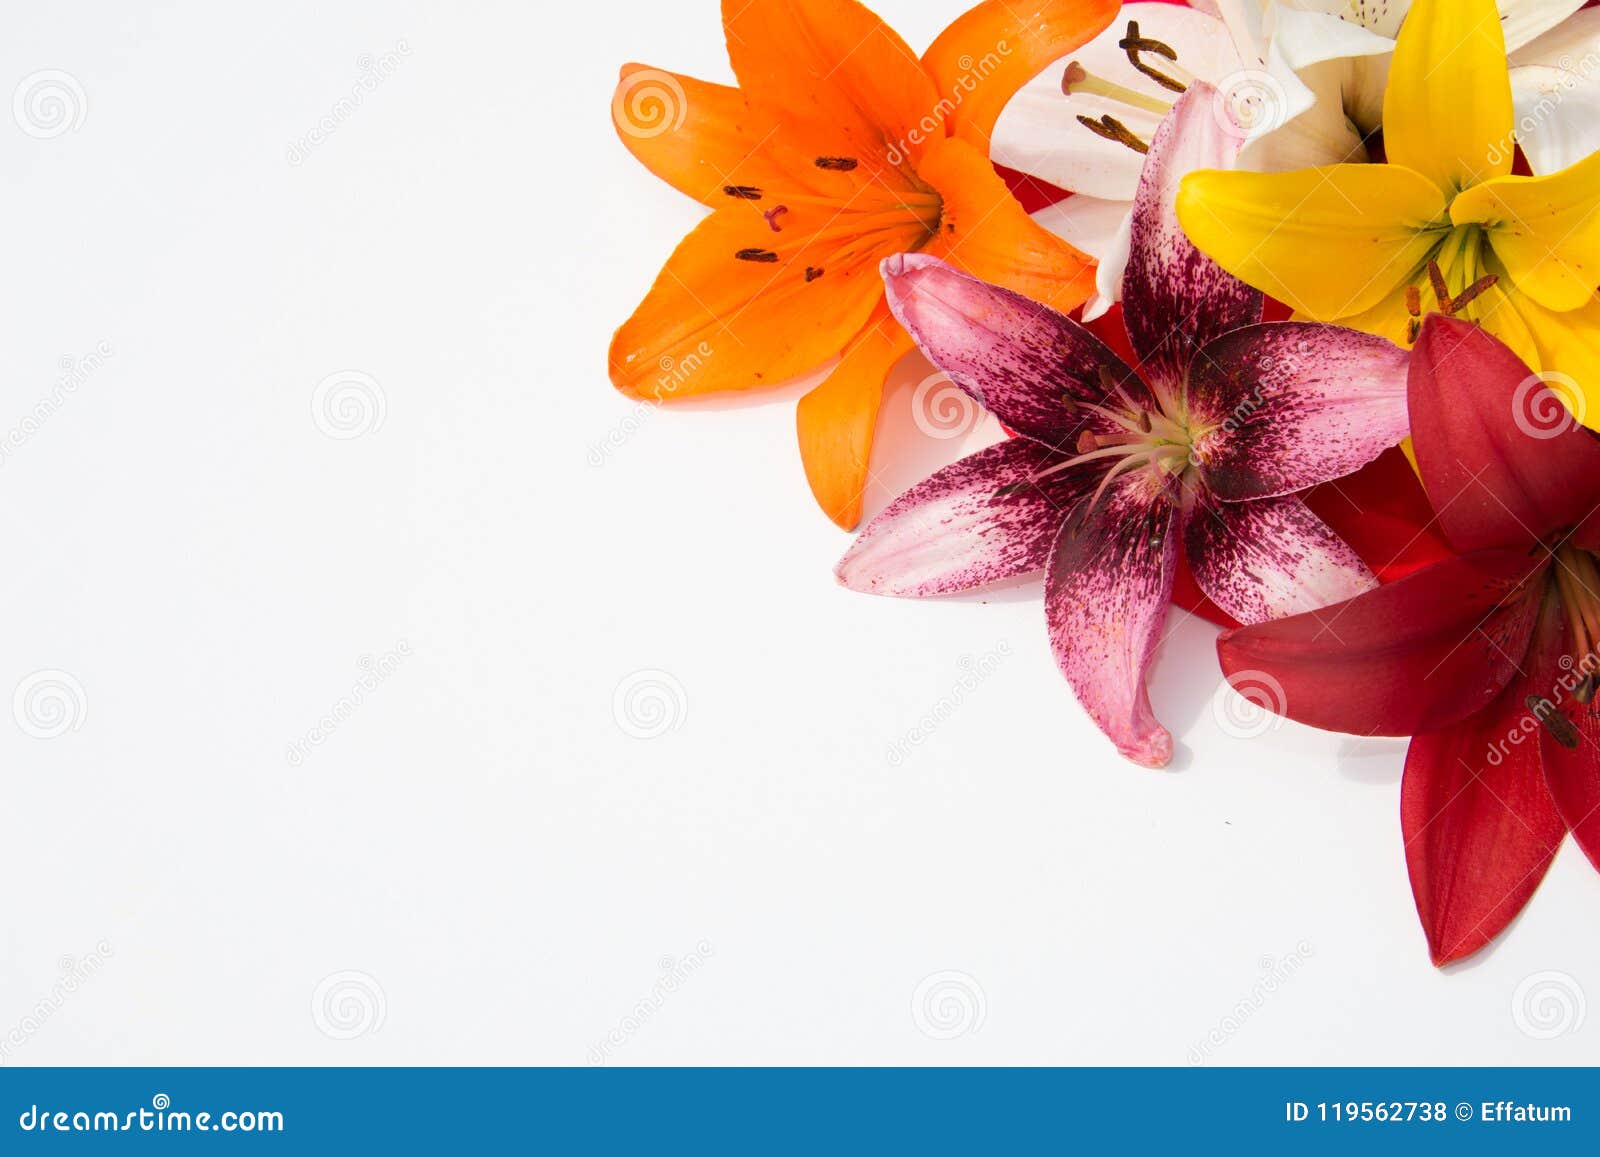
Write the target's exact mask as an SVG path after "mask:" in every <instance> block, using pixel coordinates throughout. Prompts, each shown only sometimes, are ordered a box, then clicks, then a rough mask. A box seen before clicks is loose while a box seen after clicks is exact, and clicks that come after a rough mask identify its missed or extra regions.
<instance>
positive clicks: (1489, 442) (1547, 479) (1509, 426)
mask: <svg viewBox="0 0 1600 1157" xmlns="http://www.w3.org/2000/svg"><path fill="white" fill-rule="evenodd" d="M1409 401H1410V408H1411V435H1412V441H1413V445H1414V448H1415V451H1416V455H1417V466H1418V469H1419V470H1420V471H1421V474H1422V482H1423V485H1424V486H1425V487H1426V488H1427V491H1428V497H1429V498H1430V499H1431V500H1432V502H1433V508H1434V509H1435V510H1436V511H1438V512H1439V522H1440V524H1441V525H1442V526H1443V527H1444V532H1445V535H1446V537H1448V538H1449V540H1450V542H1451V543H1452V544H1453V545H1454V546H1455V547H1456V549H1458V550H1485V549H1490V548H1494V547H1517V546H1524V545H1526V544H1528V543H1530V542H1533V541H1536V540H1542V539H1545V538H1547V537H1549V536H1550V535H1551V534H1552V533H1554V532H1555V531H1558V530H1563V529H1568V528H1571V527H1572V526H1574V525H1576V524H1577V523H1578V522H1580V521H1581V520H1582V519H1584V518H1586V517H1587V516H1588V515H1589V514H1590V513H1591V512H1592V511H1593V510H1594V508H1595V504H1596V502H1597V501H1600V441H1596V439H1595V438H1594V436H1593V435H1591V434H1589V433H1588V432H1587V431H1586V430H1584V429H1583V428H1582V427H1581V426H1579V425H1578V423H1577V422H1575V421H1558V423H1557V425H1556V426H1554V427H1551V426H1550V424H1549V423H1548V421H1546V420H1545V419H1546V418H1547V416H1548V415H1547V414H1545V413H1543V412H1542V411H1544V410H1545V409H1546V408H1547V407H1548V406H1554V407H1555V409H1556V411H1557V412H1560V413H1561V414H1562V415H1563V416H1564V411H1562V410H1561V403H1560V402H1559V401H1558V400H1557V399H1556V398H1555V397H1554V396H1553V395H1551V393H1550V391H1549V388H1548V387H1547V386H1546V385H1545V384H1544V382H1543V381H1542V380H1541V379H1540V378H1539V377H1538V376H1537V375H1536V374H1534V372H1533V371H1532V370H1530V369H1529V368H1528V367H1527V366H1526V365H1524V364H1523V362H1522V360H1521V359H1520V358H1518V357H1517V355H1516V354H1514V353H1512V352H1511V350H1510V349H1509V348H1507V347H1506V346H1505V345H1504V344H1503V343H1501V342H1500V341H1499V340H1498V339H1497V338H1495V337H1492V336H1491V335H1490V334H1488V333H1487V332H1485V331H1484V330H1481V329H1479V328H1478V327H1477V326H1475V325H1473V324H1472V323H1470V322H1466V321H1462V320H1460V319H1458V318H1448V317H1445V316H1443V315H1442V314H1430V315H1429V317H1428V320H1427V321H1426V322H1425V323H1423V326H1422V333H1421V334H1420V335H1419V336H1418V338H1417V344H1416V347H1415V349H1414V350H1413V351H1412V355H1411V376H1410V382H1409Z"/></svg>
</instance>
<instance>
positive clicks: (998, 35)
mask: <svg viewBox="0 0 1600 1157" xmlns="http://www.w3.org/2000/svg"><path fill="white" fill-rule="evenodd" d="M1120 8H1121V5H1120V4H1119V3H1117V0H984V3H982V4H979V5H978V6H977V7H975V8H973V9H972V10H971V11H969V12H967V13H966V14H965V15H963V16H961V17H960V18H959V19H957V20H956V22H955V23H954V24H952V25H950V27H948V28H946V29H945V30H944V31H943V32H941V33H940V34H939V38H938V39H937V40H935V41H934V42H933V45H932V46H931V47H930V48H929V49H928V51H927V52H925V53H923V55H922V64H923V67H924V68H926V69H927V70H928V72H929V74H930V75H931V76H932V77H933V79H934V81H935V83H936V84H937V85H938V88H939V96H940V97H941V98H942V99H943V100H944V101H946V102H947V103H948V105H949V107H950V108H951V109H952V113H953V115H952V118H951V119H952V120H953V122H954V126H955V131H956V133H957V135H959V136H960V137H962V138H963V139H964V140H966V141H968V142H970V143H971V144H973V145H975V146H976V147H977V148H979V149H980V150H982V152H983V153H984V155H985V156H987V155H988V153H989V134H990V133H992V132H993V131H994V122H995V121H996V119H998V118H999V116H1000V110H1001V109H1003V108H1004V107H1005V106H1006V102H1007V101H1009V100H1010V99H1011V98H1012V97H1013V96H1015V95H1016V93H1017V90H1018V89H1019V88H1021V87H1022V86H1023V85H1025V84H1027V83H1028V81H1030V80H1032V79H1033V78H1034V77H1035V76H1038V75H1039V73H1041V72H1043V71H1044V69H1045V68H1046V67H1048V66H1049V65H1051V64H1053V63H1054V62H1056V61H1058V60H1060V59H1061V58H1062V57H1064V56H1066V55H1067V54H1068V53H1071V52H1074V51H1076V50H1077V49H1079V48H1081V47H1083V46H1084V45H1085V44H1087V43H1089V41H1091V40H1093V39H1094V38H1095V37H1096V36H1098V35H1100V33H1101V32H1102V31H1104V30H1105V28H1106V26H1107V25H1109V24H1110V23H1111V20H1112V18H1113V17H1115V16H1116V14H1117V11H1118V10H1119V9H1120Z"/></svg>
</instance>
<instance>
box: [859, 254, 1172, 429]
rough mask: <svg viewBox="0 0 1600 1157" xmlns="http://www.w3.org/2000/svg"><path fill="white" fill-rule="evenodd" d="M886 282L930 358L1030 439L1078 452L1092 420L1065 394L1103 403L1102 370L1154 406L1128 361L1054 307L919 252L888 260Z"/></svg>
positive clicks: (903, 320) (894, 305) (892, 302)
mask: <svg viewBox="0 0 1600 1157" xmlns="http://www.w3.org/2000/svg"><path fill="white" fill-rule="evenodd" d="M883 281H884V286H885V287H886V289H887V292H888V299H889V308H890V309H891V310H892V311H893V312H894V315H895V317H896V318H898V319H899V320H900V324H901V325H903V326H905V328H906V331H907V332H908V333H910V334H911V336H912V337H913V338H915V339H916V342H917V345H918V346H920V347H921V348H922V352H923V353H925V354H927V355H928V360H929V361H931V362H933V364H934V365H936V366H938V367H939V368H940V369H941V370H943V371H944V372H945V373H947V374H949V375H950V380H951V381H953V382H955V383H956V385H958V386H960V387H961V388H962V389H963V390H965V391H966V392H967V393H969V394H971V395H972V397H973V398H974V399H975V400H976V401H977V402H978V404H979V405H981V406H982V407H983V408H984V409H986V410H988V411H989V412H990V413H991V414H993V415H994V416H995V417H997V418H999V419H1000V420H1001V421H1002V422H1004V423H1005V424H1006V425H1007V426H1009V427H1010V428H1011V429H1013V430H1015V431H1016V432H1017V433H1019V434H1022V435H1024V436H1025V437H1028V438H1032V439H1034V440H1035V441H1038V442H1043V443H1045V444H1046V445H1048V446H1053V447H1057V448H1060V449H1062V450H1064V451H1067V452H1070V450H1071V446H1072V444H1073V443H1074V442H1075V441H1076V440H1077V437H1078V434H1079V432H1080V431H1081V430H1082V429H1083V428H1084V425H1083V418H1082V414H1081V412H1078V413H1075V412H1074V409H1073V407H1071V406H1069V405H1068V404H1067V403H1066V402H1065V401H1064V400H1063V399H1064V398H1071V399H1072V400H1073V401H1075V402H1089V403H1094V404H1097V405H1098V404H1101V403H1103V402H1105V401H1106V400H1107V397H1108V394H1109V393H1110V391H1108V390H1107V389H1106V386H1105V383H1104V382H1103V381H1102V380H1101V377H1102V375H1101V370H1102V369H1105V370H1109V371H1110V372H1111V374H1112V375H1113V376H1114V377H1115V378H1116V380H1118V381H1120V382H1121V383H1122V385H1123V388H1124V390H1125V391H1126V392H1127V393H1128V394H1129V395H1130V396H1131V397H1132V398H1133V400H1134V401H1135V402H1137V403H1139V404H1141V405H1146V406H1148V405H1150V404H1151V402H1150V394H1149V392H1148V390H1146V388H1145V386H1144V383H1143V382H1141V381H1139V379H1138V377H1137V375H1135V374H1134V372H1133V371H1132V370H1131V369H1129V368H1128V366H1127V364H1126V363H1125V362H1123V360H1122V359H1121V358H1119V357H1118V356H1117V355H1116V354H1115V353H1113V352H1112V351H1111V349H1110V348H1109V347H1108V346H1106V345H1105V343H1103V342H1102V341H1101V340H1100V339H1099V338H1097V337H1095V336H1094V334H1092V333H1090V332H1089V331H1088V330H1087V329H1085V328H1083V326H1081V325H1079V324H1078V323H1077V322H1075V321H1073V320H1072V319H1071V318H1068V317H1066V316H1065V315H1063V314H1060V313H1057V312H1056V311H1055V310H1053V309H1051V308H1049V307H1048V306H1044V305H1040V304H1039V303H1038V302H1035V301H1030V300H1028V299H1027V298H1026V297H1023V296H1022V295H1021V294H1018V293H1012V292H1011V291H1010V290H1009V289H1001V288H1000V287H999V286H995V285H990V284H988V283H987V282H984V281H979V280H978V279H977V278H975V277H969V276H968V275H967V274H965V273H962V272H960V271H959V270H957V269H955V268H953V267H951V266H949V265H946V264H945V263H944V262H942V261H940V260H939V259H938V258H936V257H929V256H927V255H926V254H921V253H904V254H901V255H899V256H897V257H890V258H889V259H887V260H886V261H884V263H883ZM1119 408H1120V407H1119Z"/></svg>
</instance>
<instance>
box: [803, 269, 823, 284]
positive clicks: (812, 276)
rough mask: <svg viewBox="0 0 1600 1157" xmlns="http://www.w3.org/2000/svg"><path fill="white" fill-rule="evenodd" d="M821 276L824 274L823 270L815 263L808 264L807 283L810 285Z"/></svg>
mask: <svg viewBox="0 0 1600 1157" xmlns="http://www.w3.org/2000/svg"><path fill="white" fill-rule="evenodd" d="M821 276H822V270H820V269H818V268H817V267H816V266H815V265H808V266H806V284H807V285H810V284H811V283H812V282H813V281H815V280H816V279H817V278H819V277H821Z"/></svg>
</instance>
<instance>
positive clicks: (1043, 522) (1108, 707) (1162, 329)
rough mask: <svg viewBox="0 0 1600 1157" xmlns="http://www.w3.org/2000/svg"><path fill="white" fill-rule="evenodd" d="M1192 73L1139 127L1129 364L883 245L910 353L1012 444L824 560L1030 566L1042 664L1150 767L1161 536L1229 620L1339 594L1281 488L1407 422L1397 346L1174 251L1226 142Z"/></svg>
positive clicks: (1359, 459) (882, 580)
mask: <svg viewBox="0 0 1600 1157" xmlns="http://www.w3.org/2000/svg"><path fill="white" fill-rule="evenodd" d="M1211 96H1212V94H1211V92H1210V90H1209V89H1208V88H1207V87H1206V86H1204V85H1196V86H1193V87H1192V88H1191V90H1190V92H1188V93H1187V94H1185V96H1184V97H1183V98H1182V99H1180V100H1179V102H1178V104H1177V106H1176V108H1175V109H1174V111H1173V114H1172V115H1171V116H1170V117H1169V118H1168V119H1167V120H1166V121H1165V122H1163V124H1162V125H1161V127H1160V129H1159V130H1158V131H1157V132H1156V134H1155V137H1154V139H1153V141H1152V142H1151V146H1150V152H1149V156H1148V158H1147V160H1146V163H1145V167H1144V172H1143V175H1142V177H1141V180H1140V185H1139V190H1138V194H1137V197H1136V199H1135V211H1134V219H1133V227H1132V242H1131V247H1130V260H1129V264H1128V272H1127V276H1126V284H1125V294H1126V297H1125V308H1124V318H1125V320H1126V323H1127V327H1128V336H1129V338H1130V339H1131V342H1132V347H1133V349H1134V351H1135V352H1136V354H1137V355H1138V358H1139V362H1140V366H1139V371H1138V372H1135V370H1133V369H1132V368H1130V367H1129V366H1128V365H1127V364H1126V363H1125V362H1123V361H1122V360H1121V359H1120V358H1119V357H1118V356H1117V355H1116V354H1115V353H1113V352H1112V351H1111V349H1110V348H1108V347H1107V346H1106V345H1104V344H1103V343H1102V342H1101V341H1100V340H1099V339H1098V338H1096V337H1095V336H1094V335H1093V334H1091V333H1090V332H1089V331H1088V330H1087V329H1085V328H1083V327H1082V326H1081V325H1079V324H1077V323H1076V322H1074V321H1072V320H1071V319H1070V318H1067V317H1065V316H1063V315H1062V314H1060V313H1057V312H1055V311H1053V310H1051V309H1048V308H1046V307H1044V306H1041V305H1038V304H1036V303H1034V302H1031V301H1029V300H1028V299H1026V298H1024V297H1021V296H1019V295H1018V294H1015V293H1011V292H1008V291H1006V290H1003V289H1000V288H997V287H995V286H992V285H987V284H985V283H983V282H981V281H977V280H975V279H973V278H970V277H968V276H966V275H964V274H962V273H959V272H957V271H956V270H954V269H952V268H950V267H949V266H947V265H945V264H943V263H942V262H940V261H937V260H935V259H932V258H929V257H925V256H921V255H914V254H907V255H903V256H900V257H891V258H889V259H888V260H887V261H886V262H884V279H885V281H886V282H887V284H888V300H889V304H890V308H891V309H892V310H893V311H894V314H895V316H896V317H897V318H899V320H900V322H901V323H902V324H903V325H904V326H905V327H906V329H907V330H908V331H909V332H910V334H911V335H912V337H913V338H915V339H916V341H917V344H918V345H919V346H920V347H921V348H922V350H923V352H924V353H925V354H926V355H927V356H928V357H929V358H930V359H931V360H932V361H933V362H934V363H935V364H936V365H937V366H939V367H940V368H941V369H942V370H944V371H945V373H947V374H948V375H949V376H950V378H951V379H952V380H953V381H954V382H955V383H956V384H957V385H959V386H960V387H961V388H962V389H963V390H965V391H966V392H967V393H968V394H970V395H971V396H972V397H973V398H974V399H975V400H977V401H978V402H979V403H980V404H982V405H983V406H985V407H986V408H987V409H988V410H989V411H990V412H991V413H993V414H995V415H996V416H997V417H998V418H999V419H1000V420H1001V421H1002V422H1003V423H1005V425H1007V426H1008V427H1010V428H1011V429H1012V430H1014V431H1016V433H1017V434H1018V435H1020V436H1019V437H1017V438H1015V439H1014V440H1010V441H1006V442H1002V443H1000V444H999V445H995V446H991V447H990V448H988V449H987V450H983V451H980V452H979V453H977V454H974V455H972V456H971V457H968V458H965V459H962V460H961V461H959V462H956V463H954V464H953V465H951V466H948V467H946V468H945V469H943V470H941V471H939V472H938V473H937V474H935V475H933V476H932V477H931V478H929V479H927V480H926V481H924V482H922V483H921V484H920V485H918V486H915V487H913V488H912V489H911V490H909V491H908V492H906V493H905V494H904V495H902V496H901V497H900V498H898V499H896V500H895V501H894V502H893V503H892V504H891V505H890V506H889V507H888V508H887V509H886V510H884V512H883V513H882V514H880V515H879V516H878V517H877V518H876V519H874V520H873V521H872V523H871V524H870V525H869V526H868V527H867V528H866V530H864V531H863V532H862V534H861V535H860V537H859V538H858V539H857V540H856V542H855V544H854V545H853V546H852V547H851V549H850V551H849V552H848V553H847V554H846V555H845V557H844V558H843V560H841V562H840V563H839V566H838V569H837V573H838V576H839V580H840V581H841V582H842V583H843V584H844V585H845V586H847V587H850V588H852V589H854V590H860V591H867V592H872V593H876V594H885V595H898V596H906V597H924V596H931V595H942V594H948V593H952V592H955V591H961V590H967V589H970V588H973V587H978V586H982V585H984V584H987V583H991V582H995V581H998V580H1002V579H1007V578H1012V577H1015V576H1018V575H1025V574H1028V573H1031V572H1034V571H1038V570H1041V569H1043V570H1045V571H1046V578H1045V610H1046V619H1047V623H1048V627H1049V634H1050V640H1051V644H1052V647H1053V649H1054V652H1055V655H1056V659H1057V662H1058V664H1059V665H1060V667H1061V670H1062V671H1063V673H1064V674H1065V675H1066V677H1067V680H1068V682H1069V683H1070V684H1071V685H1072V688H1073V690H1074V691H1075V692H1076V694H1077V696H1078V698H1079V700H1080V701H1081V702H1082V703H1083V705H1084V706H1085V708H1087V710H1088V712H1089V714H1090V715H1091V716H1092V717H1093V718H1094V720H1095V722H1096V723H1097V724H1098V725H1099V727H1100V728H1101V730H1102V731H1104V732H1105V734H1106V735H1107V736H1109V737H1110V738H1111V739H1112V740H1113V741H1114V742H1115V743H1116V745H1117V747H1118V749H1119V750H1120V751H1121V752H1122V753H1123V754H1124V755H1125V756H1127V757H1128V758H1129V759H1132V760H1134V761H1135V762H1137V763H1142V764H1145V765H1147V766H1151V767H1160V766H1163V765H1165V764H1166V763H1167V761H1168V760H1169V759H1170V758H1171V754H1172V737H1171V735H1170V734H1169V733H1168V732H1167V730H1166V729H1165V728H1164V727H1162V726H1161V724H1160V723H1159V722H1158V721H1157V720H1156V718H1155V715H1154V713H1153V712H1152V710H1151V707H1150V702H1149V698H1148V696H1147V694H1146V691H1145V672H1146V669H1147V668H1148V667H1149V665H1150V661H1151V658H1152V656H1153V654H1154V652H1155V649H1156V646H1157V644H1158V643H1159V641H1160V638H1161V630H1162V626H1163V623H1164V622H1165V619H1166V614H1167V605H1168V601H1169V598H1170V595H1171V590H1172V582H1173V576H1174V573H1175V569H1176V566H1177V562H1178V552H1179V551H1180V550H1183V551H1184V552H1186V554H1187V556H1188V560H1189V564H1190V566H1191V568H1192V570H1193V572H1194V576H1195V578H1196V580H1197V581H1198V583H1199V584H1200V587H1201V589H1203V590H1204V591H1205V592H1206V593H1207V594H1208V595H1209V596H1210V597H1211V598H1212V599H1213V600H1214V601H1215V602H1216V603H1217V604H1218V605H1219V606H1220V607H1221V608H1222V609H1223V610H1225V611H1226V612H1227V613H1228V614H1230V615H1232V616H1233V617H1234V618H1236V619H1238V620H1240V621H1241V622H1246V623H1254V622H1260V621H1263V620H1266V619H1270V618H1276V617H1280V616H1283V615H1288V614H1293V613H1298V612H1300V611H1305V610H1310V609H1315V608H1316V607H1320V606H1324V605H1327V604H1329V603H1333V602H1338V601H1341V600H1343V599H1346V598H1351V597H1354V596H1355V595H1356V594H1359V593H1362V592H1364V591H1366V590H1369V589H1371V588H1372V587H1374V586H1375V585H1376V580H1375V579H1374V578H1373V575H1372V573H1371V571H1370V570H1369V569H1368V568H1367V566H1366V565H1365V564H1364V563H1363V562H1362V561H1361V559H1360V558H1359V557H1358V556H1357V555H1356V554H1355V552H1354V551H1353V550H1351V549H1350V547H1349V546H1348V545H1346V544H1345V543H1344V542H1343V541H1342V540H1341V539H1339V538H1338V537H1337V536H1336V535H1335V534H1334V533H1333V531H1332V530H1330V529H1329V528H1328V527H1327V525H1326V524H1324V523H1323V522H1322V521H1321V520H1320V519H1318V518H1317V517H1316V516H1315V515H1314V514H1312V513H1311V511H1310V510H1309V509H1308V508H1307V507H1306V506H1305V504H1304V503H1303V502H1301V501H1300V499H1299V498H1297V497H1295V496H1294V495H1295V493H1296V492H1298V491H1300V490H1303V489H1305V488H1306V487H1309V486H1312V485H1315V484H1317V483H1320V482H1323V481H1326V480H1329V479H1332V478H1336V477H1340V476H1342V475H1344V474H1348V473H1351V472H1353V471H1355V470H1357V469H1359V468H1360V467H1362V466H1363V465H1365V464H1366V463H1367V462H1369V461H1371V460H1372V459H1373V458H1375V457H1376V456H1377V455H1378V454H1379V453H1381V452H1382V451H1383V450H1384V449H1385V448H1386V447H1388V446H1391V445H1393V444H1394V443H1396V442H1398V441H1399V440H1400V439H1401V438H1402V437H1403V436H1404V435H1405V431H1406V401H1405V398H1406V394H1405V391H1406V367H1407V357H1406V354H1405V353H1404V351H1402V350H1400V349H1399V348H1398V347H1396V346H1394V345H1393V344H1391V343H1390V342H1388V341H1386V340H1384V339H1382V338H1376V337H1372V336H1369V335H1365V334H1360V333H1356V332H1354V331H1352V330H1347V329H1341V328H1338V327H1335V326H1330V325H1321V324H1311V323H1299V322H1282V323H1276V324H1262V323H1261V311H1262V298H1261V295H1260V294H1259V293H1257V292H1256V291H1254V290H1252V289H1250V288H1248V287H1247V286H1245V285H1244V284H1243V283H1241V282H1239V281H1237V280H1235V279H1234V278H1232V277H1230V276H1229V275H1228V274H1226V273H1224V272H1223V271H1222V270H1221V269H1220V268H1218V267H1217V266H1216V264H1215V263H1213V262H1212V261H1211V260H1210V259H1209V258H1207V257H1205V256H1204V255H1203V254H1201V253H1200V252H1199V251H1198V250H1196V249H1195V248H1194V246H1192V245H1191V244H1190V243H1189V242H1188V240H1187V239H1186V238H1185V237H1184V235H1183V232H1182V231H1181V229H1179V227H1178V222H1177V217H1176V214H1175V212H1174V208H1173V206H1174V201H1175V197H1176V192H1177V185H1178V182H1179V180H1180V179H1181V177H1182V175H1183V174H1184V173H1185V172H1187V171H1189V170H1190V169H1191V168H1194V167H1196V166H1198V165H1204V164H1207V163H1210V162H1208V160H1207V158H1208V157H1215V156H1216V155H1217V154H1218V153H1219V152H1220V151H1221V150H1224V149H1226V148H1229V147H1230V144H1229V142H1228V141H1227V140H1226V139H1225V137H1224V134H1223V133H1222V131H1221V129H1220V126H1218V124H1217V122H1216V120H1215V118H1214V117H1213V116H1212V115H1211V105H1210V101H1211Z"/></svg>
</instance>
